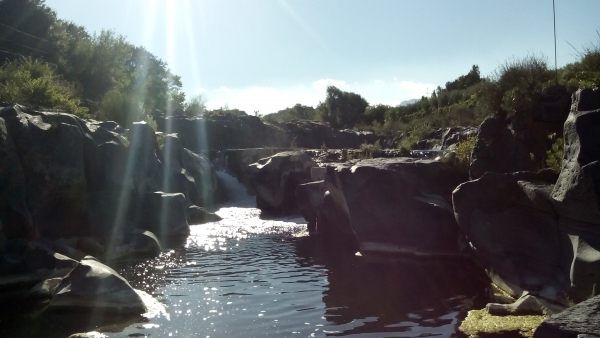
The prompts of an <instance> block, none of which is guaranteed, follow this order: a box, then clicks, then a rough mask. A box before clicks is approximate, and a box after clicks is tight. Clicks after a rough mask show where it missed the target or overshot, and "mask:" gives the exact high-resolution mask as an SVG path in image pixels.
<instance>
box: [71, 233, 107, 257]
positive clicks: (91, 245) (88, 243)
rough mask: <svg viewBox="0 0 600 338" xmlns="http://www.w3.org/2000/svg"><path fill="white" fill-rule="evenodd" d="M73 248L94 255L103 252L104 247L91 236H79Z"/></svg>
mask: <svg viewBox="0 0 600 338" xmlns="http://www.w3.org/2000/svg"><path fill="white" fill-rule="evenodd" d="M75 249H77V250H79V251H81V252H83V253H85V254H87V255H90V256H94V257H100V256H102V255H103V254H104V247H103V246H102V245H101V244H100V243H98V241H96V239H95V238H93V237H81V238H79V239H78V240H77V244H75Z"/></svg>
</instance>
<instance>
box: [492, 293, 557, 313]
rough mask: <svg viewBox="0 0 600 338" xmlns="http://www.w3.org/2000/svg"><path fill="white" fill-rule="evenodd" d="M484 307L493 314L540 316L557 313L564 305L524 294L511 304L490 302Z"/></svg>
mask: <svg viewBox="0 0 600 338" xmlns="http://www.w3.org/2000/svg"><path fill="white" fill-rule="evenodd" d="M486 309H487V311H488V313H489V314H491V315H493V316H532V315H535V316H542V315H547V314H550V313H559V312H561V311H563V310H564V309H565V307H564V306H561V305H558V304H554V303H550V302H548V301H547V300H545V299H543V298H538V297H535V296H532V295H525V296H522V297H521V298H519V299H518V300H517V301H515V302H514V303H512V304H496V303H490V304H488V305H487V306H486Z"/></svg>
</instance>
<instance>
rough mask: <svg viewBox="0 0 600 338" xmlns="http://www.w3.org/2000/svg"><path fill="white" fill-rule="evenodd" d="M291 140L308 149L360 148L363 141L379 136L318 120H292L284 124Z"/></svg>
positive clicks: (372, 141) (369, 141)
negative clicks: (336, 127) (340, 128)
mask: <svg viewBox="0 0 600 338" xmlns="http://www.w3.org/2000/svg"><path fill="white" fill-rule="evenodd" d="M283 127H284V129H285V130H286V132H287V134H288V135H290V136H289V137H290V139H291V142H293V143H295V144H296V146H298V147H301V148H308V149H320V148H321V147H322V146H323V145H325V146H326V147H327V148H330V149H344V148H351V149H358V148H359V147H360V145H361V144H363V143H375V141H377V136H376V135H375V134H373V133H371V132H359V131H354V130H351V129H344V130H337V129H333V128H331V127H330V126H329V125H328V124H326V123H323V122H316V121H292V122H288V123H285V124H284V125H283Z"/></svg>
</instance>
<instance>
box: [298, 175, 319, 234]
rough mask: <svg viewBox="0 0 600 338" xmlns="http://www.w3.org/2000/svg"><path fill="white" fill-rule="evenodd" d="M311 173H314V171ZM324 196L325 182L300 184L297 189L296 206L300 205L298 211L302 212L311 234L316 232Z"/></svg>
mask: <svg viewBox="0 0 600 338" xmlns="http://www.w3.org/2000/svg"><path fill="white" fill-rule="evenodd" d="M312 169H315V168H312ZM323 169H325V168H323ZM311 172H313V173H314V171H311ZM324 194H325V183H324V181H323V180H320V181H316V182H309V183H304V184H300V185H299V186H298V187H297V188H296V204H297V205H298V210H300V213H301V214H302V217H304V219H305V220H306V221H307V222H308V231H309V232H314V231H316V228H317V214H318V212H319V208H321V206H322V205H323V196H324Z"/></svg>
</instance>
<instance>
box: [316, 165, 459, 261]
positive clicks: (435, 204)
mask: <svg viewBox="0 0 600 338" xmlns="http://www.w3.org/2000/svg"><path fill="white" fill-rule="evenodd" d="M464 180H466V177H465V175H463V174H461V173H459V172H458V171H457V170H456V169H455V168H454V167H453V166H451V165H447V164H444V163H441V162H437V161H431V160H415V159H408V158H398V159H371V160H363V161H359V162H357V163H356V164H354V165H351V164H342V165H337V166H329V167H327V175H326V178H325V190H326V191H328V193H326V194H325V199H324V201H323V206H322V207H321V210H320V213H321V215H320V217H319V218H318V220H317V230H318V231H319V232H323V233H324V234H325V237H329V238H331V237H335V236H337V234H338V233H341V234H345V236H350V235H351V234H352V233H354V234H355V237H356V241H357V243H358V244H359V245H360V249H361V251H385V252H395V253H408V254H417V255H420V254H424V255H456V254H460V252H461V248H460V246H459V240H460V239H461V238H462V235H461V234H460V233H459V230H458V226H457V224H456V220H455V219H454V215H453V212H452V207H451V203H450V194H451V191H452V190H453V189H454V187H455V186H456V185H458V184H460V183H461V182H463V181H464ZM350 243H352V242H350ZM351 245H352V244H351Z"/></svg>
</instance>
